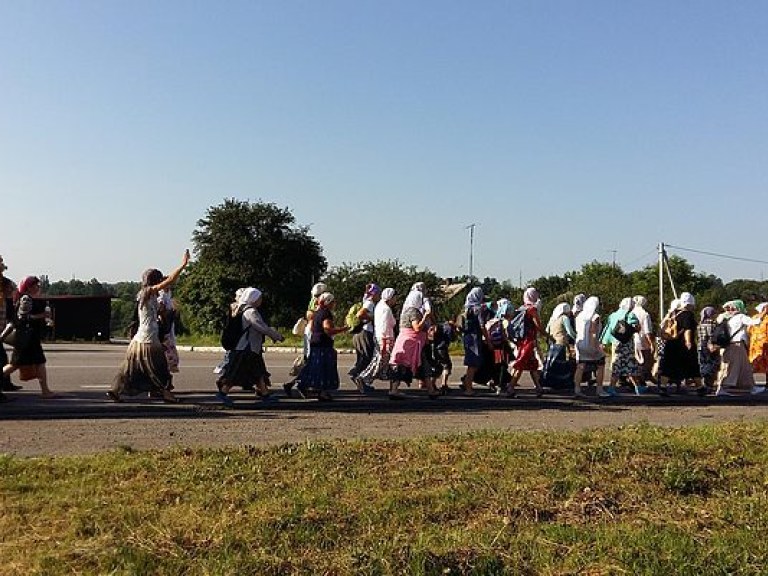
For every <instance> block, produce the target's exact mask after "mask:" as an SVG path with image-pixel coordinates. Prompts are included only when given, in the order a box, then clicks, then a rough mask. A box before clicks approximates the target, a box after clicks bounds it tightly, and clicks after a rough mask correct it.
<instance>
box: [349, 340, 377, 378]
mask: <svg viewBox="0 0 768 576" xmlns="http://www.w3.org/2000/svg"><path fill="white" fill-rule="evenodd" d="M352 345H353V346H354V347H355V355H356V360H355V365H354V366H352V368H351V369H350V370H349V372H348V374H349V375H350V377H352V378H357V377H358V376H360V373H361V372H362V371H363V370H365V369H366V368H367V367H368V365H369V364H370V363H371V360H373V354H374V349H375V347H374V343H373V332H368V331H367V330H361V331H360V332H358V333H357V334H355V335H354V336H352Z"/></svg>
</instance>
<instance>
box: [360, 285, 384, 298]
mask: <svg viewBox="0 0 768 576" xmlns="http://www.w3.org/2000/svg"><path fill="white" fill-rule="evenodd" d="M379 294H381V288H379V285H378V284H374V283H373V282H371V283H370V284H368V285H367V286H366V287H365V294H364V295H363V297H364V298H374V297H376V296H378V295H379Z"/></svg>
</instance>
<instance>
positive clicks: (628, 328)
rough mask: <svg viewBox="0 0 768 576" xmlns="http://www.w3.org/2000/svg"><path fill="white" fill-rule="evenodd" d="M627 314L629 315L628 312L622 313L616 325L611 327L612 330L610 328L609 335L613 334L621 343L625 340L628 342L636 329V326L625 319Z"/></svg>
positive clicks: (624, 342)
mask: <svg viewBox="0 0 768 576" xmlns="http://www.w3.org/2000/svg"><path fill="white" fill-rule="evenodd" d="M628 316H629V312H627V313H626V314H625V315H624V318H622V319H621V320H619V321H618V322H616V325H615V326H614V327H613V330H611V336H613V337H614V338H615V339H616V340H618V341H619V342H621V343H622V344H626V343H627V342H629V341H630V340H631V339H632V336H634V335H635V332H636V331H637V328H636V327H635V326H634V325H632V324H630V323H629V322H628V321H627V317H628Z"/></svg>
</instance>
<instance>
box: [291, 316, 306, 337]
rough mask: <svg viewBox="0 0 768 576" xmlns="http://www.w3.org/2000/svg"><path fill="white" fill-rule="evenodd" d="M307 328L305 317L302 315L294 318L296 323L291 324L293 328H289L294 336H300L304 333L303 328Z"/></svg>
mask: <svg viewBox="0 0 768 576" xmlns="http://www.w3.org/2000/svg"><path fill="white" fill-rule="evenodd" d="M306 329H307V319H306V318H304V316H302V317H301V318H299V319H298V320H296V324H294V325H293V328H291V334H293V335H295V336H301V335H302V334H304V330H306Z"/></svg>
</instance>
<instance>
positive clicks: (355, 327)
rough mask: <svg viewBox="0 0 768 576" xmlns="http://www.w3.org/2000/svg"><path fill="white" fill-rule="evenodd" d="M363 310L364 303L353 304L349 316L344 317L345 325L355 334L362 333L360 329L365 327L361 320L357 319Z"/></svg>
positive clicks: (348, 312)
mask: <svg viewBox="0 0 768 576" xmlns="http://www.w3.org/2000/svg"><path fill="white" fill-rule="evenodd" d="M362 309H363V303H362V302H355V303H354V304H352V306H350V307H349V310H348V311H347V315H346V316H345V317H344V324H345V325H346V326H347V328H349V331H350V332H352V333H353V334H354V333H357V332H360V329H361V328H362V327H363V323H362V322H361V321H360V318H358V317H357V314H358V312H360V310H362Z"/></svg>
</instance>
